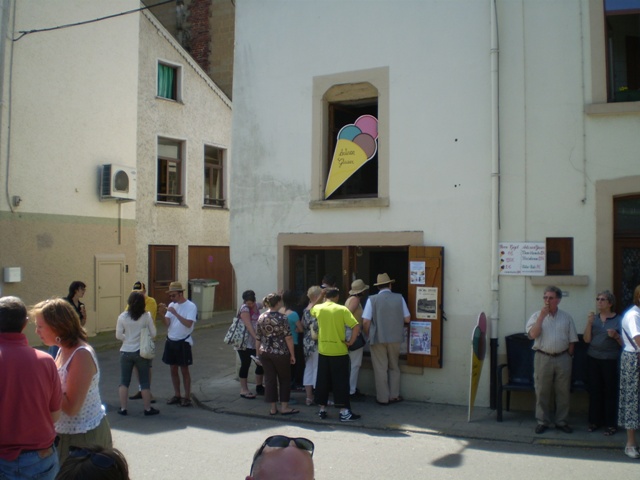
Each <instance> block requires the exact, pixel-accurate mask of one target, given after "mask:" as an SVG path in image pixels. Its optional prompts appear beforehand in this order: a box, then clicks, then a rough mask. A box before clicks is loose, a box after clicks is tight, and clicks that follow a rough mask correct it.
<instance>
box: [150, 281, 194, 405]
mask: <svg viewBox="0 0 640 480" xmlns="http://www.w3.org/2000/svg"><path fill="white" fill-rule="evenodd" d="M168 294H169V298H170V299H171V303H170V304H169V306H168V307H167V306H166V305H165V304H164V303H161V304H160V305H158V316H159V317H161V318H162V319H163V321H164V324H165V325H166V326H167V341H166V342H165V345H164V353H163V355H162V361H163V362H164V363H166V364H167V365H169V367H170V368H171V383H172V384H173V391H174V395H173V397H171V398H170V399H169V400H168V401H167V404H168V405H180V406H181V407H190V406H191V398H190V397H191V373H190V372H189V365H191V364H192V363H193V357H192V356H191V346H192V345H193V339H192V338H191V333H192V332H193V327H194V325H195V323H196V318H197V315H198V307H197V306H196V304H195V303H193V302H192V301H191V300H188V299H187V298H185V296H184V288H182V283H180V282H171V284H170V285H169V292H168ZM178 370H179V371H180V372H182V383H183V385H184V397H182V396H180V375H179V372H178Z"/></svg>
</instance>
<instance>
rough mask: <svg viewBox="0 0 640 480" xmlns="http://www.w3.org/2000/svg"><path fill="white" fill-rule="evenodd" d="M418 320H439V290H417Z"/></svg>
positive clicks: (429, 288)
mask: <svg viewBox="0 0 640 480" xmlns="http://www.w3.org/2000/svg"><path fill="white" fill-rule="evenodd" d="M416 318H418V319H421V320H422V319H424V320H435V319H437V318H438V288H437V287H417V288H416Z"/></svg>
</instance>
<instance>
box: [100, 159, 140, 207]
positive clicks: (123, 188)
mask: <svg viewBox="0 0 640 480" xmlns="http://www.w3.org/2000/svg"><path fill="white" fill-rule="evenodd" d="M135 199H136V169H135V168H133V167H125V166H123V165H115V164H112V163H110V164H107V165H102V166H101V167H100V200H120V201H124V202H127V201H133V200H135Z"/></svg>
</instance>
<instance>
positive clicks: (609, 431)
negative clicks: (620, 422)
mask: <svg viewBox="0 0 640 480" xmlns="http://www.w3.org/2000/svg"><path fill="white" fill-rule="evenodd" d="M617 431H618V429H617V428H616V427H608V428H606V429H605V431H604V436H605V437H610V436H611V435H615V433H616V432H617Z"/></svg>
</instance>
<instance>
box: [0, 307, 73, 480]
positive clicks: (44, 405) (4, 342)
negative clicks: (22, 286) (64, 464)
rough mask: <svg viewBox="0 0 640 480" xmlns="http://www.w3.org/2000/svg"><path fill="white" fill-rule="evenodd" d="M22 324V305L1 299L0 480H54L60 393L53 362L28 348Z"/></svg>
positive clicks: (51, 359) (25, 322)
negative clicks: (23, 479)
mask: <svg viewBox="0 0 640 480" xmlns="http://www.w3.org/2000/svg"><path fill="white" fill-rule="evenodd" d="M26 325H27V309H26V307H25V306H24V303H22V300H20V299H19V298H17V297H3V298H0V372H2V373H0V478H36V477H37V478H43V479H50V480H53V479H54V478H55V476H56V474H57V473H58V469H59V464H58V453H57V452H56V449H55V446H54V440H55V438H56V431H55V429H54V425H53V424H54V423H55V422H56V421H57V420H58V418H59V417H60V409H61V404H62V388H61V386H60V377H59V375H58V370H57V368H56V364H55V363H54V361H53V358H51V356H50V355H48V354H47V353H45V352H41V351H40V350H36V349H34V348H31V347H30V346H29V344H28V343H27V337H26V336H25V335H24V334H23V333H22V331H23V330H24V327H25V326H26Z"/></svg>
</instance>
